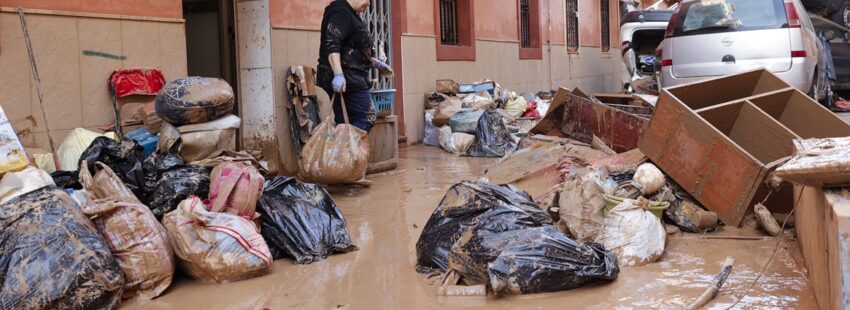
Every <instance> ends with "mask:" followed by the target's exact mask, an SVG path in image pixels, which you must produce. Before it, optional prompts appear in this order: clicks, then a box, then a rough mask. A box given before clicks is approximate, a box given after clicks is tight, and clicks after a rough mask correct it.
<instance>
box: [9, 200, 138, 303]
mask: <svg viewBox="0 0 850 310" xmlns="http://www.w3.org/2000/svg"><path fill="white" fill-rule="evenodd" d="M0 253H2V255H0V309H103V308H105V309H111V308H115V306H116V305H117V304H118V302H119V301H121V291H122V288H123V284H124V276H123V273H122V271H121V267H120V266H119V265H118V262H116V261H115V259H114V258H113V256H112V254H111V253H110V249H109V246H108V245H107V244H106V242H105V241H104V240H103V238H102V237H101V236H100V234H99V233H98V232H97V229H96V228H95V226H94V224H92V222H91V221H89V219H88V218H86V216H85V215H83V213H82V212H80V209H79V208H78V207H77V206H76V203H75V202H74V201H73V200H72V198H71V196H69V195H68V194H67V193H65V191H63V190H61V189H59V188H56V187H47V188H44V189H40V190H37V191H34V192H31V193H29V194H26V195H23V196H20V197H18V198H16V199H15V200H12V201H10V202H8V203H6V204H4V205H0Z"/></svg>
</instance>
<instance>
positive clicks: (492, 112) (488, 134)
mask: <svg viewBox="0 0 850 310" xmlns="http://www.w3.org/2000/svg"><path fill="white" fill-rule="evenodd" d="M516 147H517V144H516V142H515V141H514V139H513V137H512V136H511V133H510V131H508V128H507V127H506V126H505V123H504V122H503V121H502V115H501V114H499V112H498V111H496V109H489V110H487V113H484V115H483V116H481V118H480V119H479V120H478V130H477V131H476V133H475V142H473V143H472V145H470V146H469V150H468V151H467V152H466V156H469V157H496V158H501V157H504V156H505V155H506V154H508V153H510V152H512V151H513V150H515V149H516Z"/></svg>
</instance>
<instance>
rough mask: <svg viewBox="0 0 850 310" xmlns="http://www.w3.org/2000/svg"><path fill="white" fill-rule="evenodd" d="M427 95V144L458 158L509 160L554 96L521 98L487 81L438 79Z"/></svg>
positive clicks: (529, 94) (522, 96) (545, 111)
mask: <svg viewBox="0 0 850 310" xmlns="http://www.w3.org/2000/svg"><path fill="white" fill-rule="evenodd" d="M436 84H437V91H436V92H433V93H429V94H426V96H425V109H426V111H425V136H424V140H423V143H424V144H426V145H431V146H438V147H441V148H442V149H444V150H445V151H447V152H449V153H452V154H454V155H457V156H468V157H504V156H505V155H507V154H510V153H511V152H513V151H514V150H515V149H516V144H517V141H518V140H519V139H520V137H524V136H527V135H528V131H529V130H531V128H532V127H534V126H535V125H536V124H537V122H539V121H540V120H541V119H542V117H543V116H544V115H546V113H547V111H548V110H549V105H550V102H551V101H552V94H551V93H549V92H539V93H537V94H536V95H535V94H532V93H522V94H517V93H515V92H510V91H508V90H506V89H505V90H503V89H502V88H501V86H499V84H498V83H496V82H493V81H489V80H484V81H481V82H477V83H472V84H458V83H456V82H455V81H452V80H438V81H437V83H436Z"/></svg>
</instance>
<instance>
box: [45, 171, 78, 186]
mask: <svg viewBox="0 0 850 310" xmlns="http://www.w3.org/2000/svg"><path fill="white" fill-rule="evenodd" d="M50 177H51V178H53V183H54V184H56V186H58V187H61V188H71V189H83V185H82V184H80V173H79V172H77V171H55V172H53V173H51V174H50Z"/></svg>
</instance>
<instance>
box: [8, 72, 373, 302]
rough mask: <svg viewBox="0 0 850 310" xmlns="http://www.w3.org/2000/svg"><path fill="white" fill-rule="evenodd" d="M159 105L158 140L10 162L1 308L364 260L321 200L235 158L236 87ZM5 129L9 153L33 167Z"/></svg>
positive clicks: (242, 156) (166, 95) (97, 143)
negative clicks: (340, 258) (344, 256)
mask: <svg viewBox="0 0 850 310" xmlns="http://www.w3.org/2000/svg"><path fill="white" fill-rule="evenodd" d="M156 98H157V99H156V102H155V111H156V114H157V117H156V118H157V119H158V121H157V123H158V124H157V126H158V127H159V131H158V132H157V133H151V132H149V131H147V129H146V128H141V129H139V130H131V131H129V132H127V134H126V135H124V136H123V137H119V134H114V133H106V134H100V133H96V132H92V131H89V130H85V129H77V130H74V131H73V132H72V133H71V134H70V135H69V136H68V137H67V138H66V140H65V141H64V142H63V143H62V145H61V147H60V148H58V149H57V156H56V159H57V160H53V155H52V154H44V155H43V156H41V157H35V156H34V157H32V158H47V159H48V160H46V161H45V162H42V161H38V160H33V161H32V164H30V163H31V162H30V159H29V158H27V157H26V156H25V155H24V156H22V157H21V158H17V157H15V158H14V159H13V160H12V161H8V162H4V163H0V164H2V165H0V174H2V179H0V223H2V226H0V227H2V228H0V240H3V241H0V251H2V257H3V258H4V259H0V270H2V271H1V272H0V278H3V279H6V280H5V284H4V286H3V287H2V290H0V308H3V309H6V308H114V307H115V306H116V305H117V304H119V303H120V302H121V301H122V300H150V299H153V298H156V297H158V296H160V295H161V294H163V293H164V292H165V291H166V289H167V288H168V287H169V286H170V285H171V283H172V280H173V277H174V274H175V271H176V268H178V266H179V268H180V269H181V270H182V271H183V272H184V273H185V274H187V275H189V276H190V277H192V278H195V279H198V280H200V281H204V282H214V283H224V282H232V281H239V280H243V279H248V278H253V277H257V276H262V275H265V274H268V273H269V272H271V266H272V261H273V260H274V259H280V258H291V259H293V260H294V262H295V263H297V264H309V263H313V262H317V261H320V260H322V259H324V258H326V257H328V256H329V255H332V254H336V253H345V252H351V251H355V250H357V246H355V245H354V244H353V243H352V241H351V237H350V236H349V233H348V230H347V227H346V221H345V219H344V218H343V217H342V214H341V213H340V211H339V208H338V207H337V205H336V204H335V203H334V201H333V200H332V199H331V196H330V195H329V194H328V193H327V192H326V191H325V190H324V189H322V188H321V187H319V186H317V185H315V184H307V183H300V182H297V181H295V180H294V179H292V178H274V177H269V178H266V174H268V171H267V169H266V168H265V164H264V163H263V162H262V161H261V160H258V159H256V158H254V157H253V156H251V155H250V154H248V153H245V152H236V151H235V131H236V129H237V128H238V127H239V122H240V120H239V118H238V117H236V116H234V115H232V114H231V112H232V109H233V100H234V98H233V91H232V89H231V88H230V85H228V84H227V83H226V82H224V81H222V80H219V79H210V78H200V77H189V78H183V79H178V80H175V81H172V82H169V83H167V84H165V85H164V86H163V87H162V89H161V90H160V91H159V93H158V94H157V97H156ZM0 116H2V118H3V119H5V114H3V113H2V110H0ZM2 123H5V124H6V125H8V121H5V122H2ZM7 127H9V128H8V130H7V129H4V128H5V127H0V130H5V132H4V133H5V134H7V135H8V136H9V137H10V139H7V140H4V141H0V148H2V149H4V150H7V151H8V153H9V154H26V153H25V152H24V151H23V147H22V146H21V144H20V142H19V140H18V138H17V136H16V135H15V134H14V131H12V130H11V127H10V126H7ZM119 132H120V131H119ZM21 163H23V164H21ZM40 163H42V164H44V165H42V164H40ZM36 166H37V167H36ZM39 167H41V168H39ZM50 167H55V168H56V169H58V170H56V171H52V174H51V175H49V174H48V172H47V171H45V170H44V169H46V168H50Z"/></svg>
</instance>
